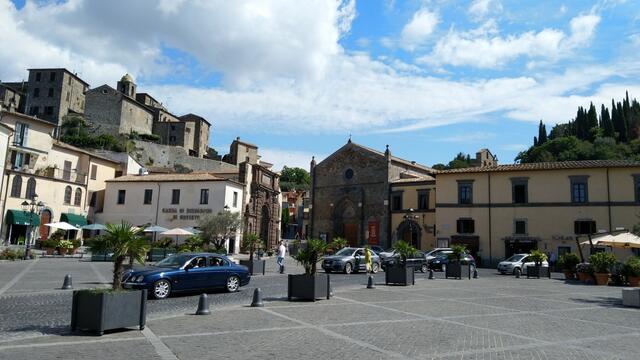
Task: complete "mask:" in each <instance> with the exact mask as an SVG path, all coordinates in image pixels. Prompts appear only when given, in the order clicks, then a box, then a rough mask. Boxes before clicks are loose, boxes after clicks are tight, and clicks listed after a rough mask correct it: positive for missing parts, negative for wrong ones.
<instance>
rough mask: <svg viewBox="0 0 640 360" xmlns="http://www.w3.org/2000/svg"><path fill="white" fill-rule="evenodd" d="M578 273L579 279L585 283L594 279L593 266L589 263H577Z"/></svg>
mask: <svg viewBox="0 0 640 360" xmlns="http://www.w3.org/2000/svg"><path fill="white" fill-rule="evenodd" d="M576 274H577V275H578V280H580V281H582V282H583V283H590V282H592V280H593V266H591V264H589V263H580V264H578V265H576Z"/></svg>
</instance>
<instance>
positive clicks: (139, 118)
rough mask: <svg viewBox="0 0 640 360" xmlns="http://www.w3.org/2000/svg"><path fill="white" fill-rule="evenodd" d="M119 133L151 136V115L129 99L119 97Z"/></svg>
mask: <svg viewBox="0 0 640 360" xmlns="http://www.w3.org/2000/svg"><path fill="white" fill-rule="evenodd" d="M121 98H122V110H121V113H120V133H121V134H129V133H131V132H137V133H138V134H151V133H152V130H153V113H152V112H151V111H149V110H148V109H147V108H146V107H144V106H142V105H140V104H139V103H138V102H136V101H134V100H133V99H131V98H128V97H125V96H121Z"/></svg>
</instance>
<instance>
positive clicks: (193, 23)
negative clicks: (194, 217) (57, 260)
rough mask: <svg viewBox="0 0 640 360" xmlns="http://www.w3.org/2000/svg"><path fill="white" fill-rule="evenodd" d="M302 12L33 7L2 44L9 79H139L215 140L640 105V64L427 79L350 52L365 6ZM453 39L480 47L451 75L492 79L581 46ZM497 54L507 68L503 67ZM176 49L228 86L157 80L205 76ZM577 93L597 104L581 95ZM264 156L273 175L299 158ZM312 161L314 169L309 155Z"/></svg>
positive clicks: (489, 27)
mask: <svg viewBox="0 0 640 360" xmlns="http://www.w3.org/2000/svg"><path fill="white" fill-rule="evenodd" d="M301 3H302V2H300V1H298V0H289V1H285V0H281V1H275V2H264V1H258V0H255V1H250V0H248V1H244V2H237V1H222V0H220V1H201V2H197V1H185V2H180V3H175V4H174V3H171V2H168V3H167V2H165V3H156V2H154V1H151V0H147V1H135V2H124V1H122V2H121V3H120V4H115V5H113V4H112V2H109V3H107V2H100V1H83V0H72V1H70V2H67V3H58V2H46V3H44V5H42V4H40V3H32V2H29V3H27V5H26V6H25V8H24V9H22V10H20V11H18V10H16V9H15V7H14V6H13V4H12V3H10V2H9V1H8V0H0V43H1V44H2V46H3V48H5V49H11V50H10V51H1V52H0V63H1V64H3V66H2V67H0V79H2V80H5V81H9V80H20V79H21V78H22V77H23V76H24V75H25V74H26V72H25V69H27V68H30V67H53V66H56V67H57V66H64V67H67V68H69V69H71V70H76V71H80V72H81V74H80V75H82V77H83V78H85V79H86V80H88V81H89V82H90V83H91V84H92V85H93V86H98V85H101V84H102V83H109V84H114V83H115V82H116V81H117V80H118V79H119V77H120V76H121V75H122V74H123V73H125V72H130V73H133V74H134V75H135V76H137V77H138V78H142V79H143V80H142V81H143V83H144V85H143V88H144V90H145V91H147V92H150V93H151V94H153V96H154V97H155V98H157V99H158V100H160V101H165V102H166V100H167V99H171V102H170V105H169V106H170V109H171V111H172V112H175V113H177V114H182V113H187V112H193V113H197V114H200V115H202V116H204V117H205V118H207V119H209V120H211V121H212V123H213V127H214V132H215V131H216V129H218V130H233V131H242V132H246V133H247V134H251V133H267V134H274V133H276V134H279V133H281V132H282V129H286V131H287V132H292V131H293V132H299V133H304V134H316V133H341V134H345V133H346V132H348V131H352V132H354V133H369V132H383V131H386V132H389V131H408V130H412V129H420V128H427V127H435V126H441V125H447V124H452V123H459V122H465V121H472V120H476V119H478V118H482V117H483V116H486V115H489V114H494V113H501V114H504V117H505V121H508V120H510V119H511V120H512V119H515V120H523V121H533V122H537V121H538V120H539V119H540V118H543V119H545V121H549V122H551V121H566V120H567V119H570V118H571V117H572V116H573V115H574V114H573V112H574V111H575V108H576V106H577V105H584V104H585V103H586V104H588V102H589V101H590V100H591V98H592V97H591V96H590V95H593V96H595V99H600V98H603V99H604V98H606V97H613V96H616V97H619V96H620V94H621V93H622V92H618V90H619V89H618V88H614V87H611V86H603V85H600V84H602V83H603V82H605V81H607V80H608V79H612V78H615V79H617V80H616V81H618V82H625V81H627V82H628V83H629V84H630V86H629V90H630V93H632V94H633V93H636V94H640V89H639V88H638V86H637V85H633V84H635V79H637V78H638V76H639V75H640V65H639V64H637V63H636V62H631V61H630V62H629V63H621V62H612V63H611V64H609V65H606V66H604V65H603V66H576V67H572V68H571V70H569V71H566V72H565V73H562V74H553V73H547V74H534V73H531V72H530V73H529V74H528V75H526V76H517V75H516V76H513V77H502V78H495V79H482V78H475V79H473V80H466V79H455V78H451V77H449V75H448V74H447V75H443V76H442V77H436V76H430V75H425V72H424V71H421V69H420V68H417V67H415V66H414V65H412V64H407V63H405V62H402V61H399V60H398V59H395V58H392V57H387V58H385V59H381V60H376V59H372V58H371V57H370V56H369V55H368V54H366V53H362V52H360V53H354V52H348V51H346V50H345V49H343V48H342V47H341V46H340V43H339V39H340V38H341V36H343V34H344V32H345V31H348V29H349V26H347V25H348V24H347V23H349V21H351V20H349V19H353V17H354V16H355V15H354V11H355V10H354V8H353V7H351V5H350V4H351V3H352V2H351V1H337V0H326V1H320V0H317V1H312V2H304V5H303V4H301ZM587 16H591V15H587ZM593 20H594V19H581V20H576V21H575V23H572V24H575V25H573V26H572V29H573V31H574V32H575V34H576V35H575V37H574V42H579V41H588V40H586V39H588V38H589V37H590V36H592V33H591V35H589V34H590V33H589V31H588V29H589V26H593V27H595V25H596V24H597V22H594V21H593ZM345 22H346V23H345ZM589 24H591V25H589ZM453 35H455V36H457V38H458V39H459V40H460V42H461V44H463V45H464V46H466V47H464V46H463V47H460V48H457V47H453V49H452V51H451V54H452V55H451V58H444V57H443V58H442V59H443V60H442V62H441V63H442V64H444V63H461V64H464V63H468V62H471V61H474V62H482V61H486V63H484V64H483V65H484V66H490V65H491V64H498V63H502V62H501V61H502V60H501V58H500V57H504V58H507V59H513V58H514V56H515V57H517V56H529V57H531V56H530V55H528V54H529V53H530V51H531V50H535V51H537V53H535V54H536V56H535V57H534V58H535V59H537V58H543V59H544V58H547V57H548V56H547V55H546V54H544V53H545V52H549V53H551V54H553V53H554V52H555V53H556V54H558V53H562V52H561V51H560V50H558V49H559V48H560V47H562V44H563V43H564V42H565V41H566V39H568V38H572V36H573V33H572V34H565V33H563V32H562V31H559V30H553V29H548V30H543V31H540V32H529V33H525V34H521V35H518V36H506V37H504V36H500V35H499V32H498V28H497V25H496V24H495V22H490V21H489V22H485V23H484V24H483V25H482V26H480V27H479V28H478V29H475V30H474V31H469V32H466V33H457V32H455V31H453V30H452V31H450V33H449V34H448V35H447V36H445V38H446V39H449V38H451V36H453ZM465 42H466V43H468V44H466V45H465ZM461 46H462V45H461ZM576 46H577V45H576ZM494 47H497V48H498V50H499V51H497V53H498V54H499V56H500V57H496V55H493V54H494V52H496V50H495V49H494ZM166 48H170V49H177V50H179V51H182V52H184V54H186V55H185V56H188V57H192V58H193V59H195V61H194V62H195V63H196V64H197V65H196V69H193V70H192V73H196V75H197V73H198V72H199V71H201V72H203V75H202V78H206V77H207V75H209V74H210V73H218V74H221V76H222V77H223V79H224V81H225V82H224V86H216V87H207V86H203V85H194V84H193V82H190V83H188V84H187V83H182V84H172V85H167V84H164V85H162V84H161V82H160V81H156V77H157V76H159V75H163V74H165V73H166V72H167V71H172V72H174V71H183V70H181V68H182V67H188V66H191V62H190V61H187V62H181V61H179V60H176V59H175V58H170V57H167V56H165V54H164V51H165V50H164V49H166ZM514 49H515V50H514ZM462 50H465V51H466V53H465V51H462ZM443 51H444V50H443ZM474 51H475V57H473V58H472V57H469V56H468V53H472V52H474ZM514 54H515V55H514ZM525 54H527V55H525ZM485 57H486V58H488V59H489V60H484V58H485ZM190 60H191V59H190ZM444 60H446V61H444ZM176 78H177V77H176ZM198 79H199V78H198ZM176 80H179V79H176ZM590 88H595V89H596V91H595V92H594V91H592V90H590ZM575 93H580V94H584V95H582V96H576V95H570V94H575ZM605 100H606V99H605ZM266 150H268V149H266ZM274 150H278V149H274ZM263 155H264V159H265V161H270V162H271V161H273V162H277V161H278V157H284V156H285V155H284V154H282V153H280V154H279V155H278V157H276V156H274V157H275V159H274V158H270V156H269V155H268V153H266V152H265V153H263ZM303 155H304V156H301V157H300V158H302V157H305V160H304V163H305V164H306V163H307V162H308V161H309V154H303ZM300 161H301V160H300ZM305 168H306V165H305Z"/></svg>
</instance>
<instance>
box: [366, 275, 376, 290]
mask: <svg viewBox="0 0 640 360" xmlns="http://www.w3.org/2000/svg"><path fill="white" fill-rule="evenodd" d="M375 288H376V286H375V285H374V284H373V275H369V279H368V280H367V289H375Z"/></svg>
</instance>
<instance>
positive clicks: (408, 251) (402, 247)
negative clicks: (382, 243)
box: [393, 240, 418, 264]
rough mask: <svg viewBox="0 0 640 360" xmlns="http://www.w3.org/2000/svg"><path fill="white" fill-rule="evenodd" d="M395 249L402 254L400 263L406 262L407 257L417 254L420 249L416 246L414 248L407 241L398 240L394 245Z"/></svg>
mask: <svg viewBox="0 0 640 360" xmlns="http://www.w3.org/2000/svg"><path fill="white" fill-rule="evenodd" d="M393 251H395V253H396V254H398V255H400V263H401V264H406V262H407V258H408V257H410V256H412V255H413V254H415V252H416V251H418V250H417V249H416V248H414V247H413V246H411V245H410V244H409V243H407V242H406V241H404V240H398V241H397V242H396V243H395V244H394V245H393Z"/></svg>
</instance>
